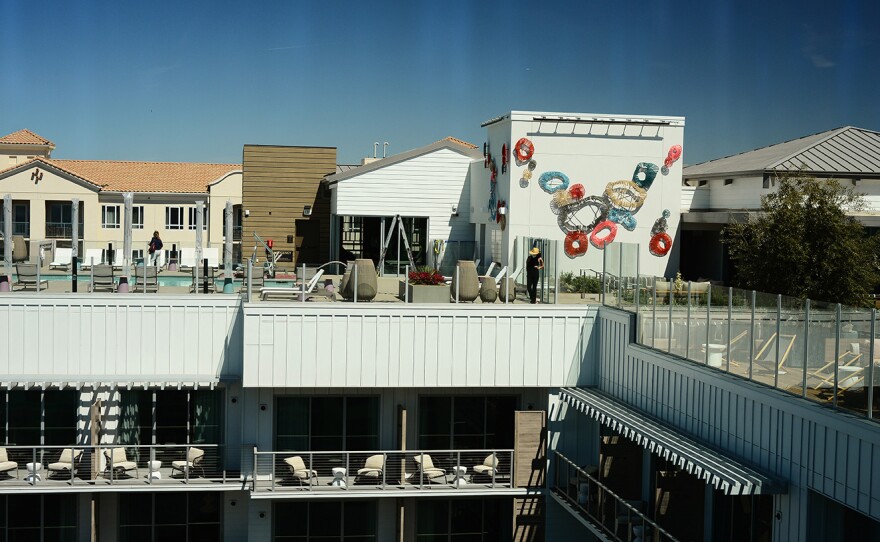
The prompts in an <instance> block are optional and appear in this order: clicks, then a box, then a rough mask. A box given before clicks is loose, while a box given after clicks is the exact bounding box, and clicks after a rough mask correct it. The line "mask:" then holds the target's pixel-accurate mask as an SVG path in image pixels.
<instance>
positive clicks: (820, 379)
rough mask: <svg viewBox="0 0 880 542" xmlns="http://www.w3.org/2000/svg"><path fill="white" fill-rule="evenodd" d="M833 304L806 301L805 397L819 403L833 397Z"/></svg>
mask: <svg viewBox="0 0 880 542" xmlns="http://www.w3.org/2000/svg"><path fill="white" fill-rule="evenodd" d="M837 325H838V324H837V306H836V304H834V303H826V302H823V301H811V302H810V321H809V345H808V347H807V357H806V368H805V375H802V378H804V376H805V377H806V397H807V398H808V399H811V400H813V401H817V402H820V403H831V402H833V401H834V372H835V366H836V365H837V362H836V357H837V355H838V354H836V353H835V352H836V344H837V341H836V337H837Z"/></svg>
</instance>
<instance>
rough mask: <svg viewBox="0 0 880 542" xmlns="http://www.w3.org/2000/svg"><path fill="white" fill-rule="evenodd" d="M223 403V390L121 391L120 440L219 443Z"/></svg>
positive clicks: (146, 443) (141, 443) (131, 442)
mask: <svg viewBox="0 0 880 542" xmlns="http://www.w3.org/2000/svg"><path fill="white" fill-rule="evenodd" d="M222 405H223V392H222V391H219V390H121V391H120V411H121V412H120V420H119V426H120V428H119V441H120V442H121V443H124V444H133V445H148V444H219V443H220V438H221V431H220V429H221V424H222V420H223V416H222V412H221V409H222ZM154 412H155V420H154V419H153V413H154ZM154 421H155V432H154V431H153V425H154V424H153V422H154Z"/></svg>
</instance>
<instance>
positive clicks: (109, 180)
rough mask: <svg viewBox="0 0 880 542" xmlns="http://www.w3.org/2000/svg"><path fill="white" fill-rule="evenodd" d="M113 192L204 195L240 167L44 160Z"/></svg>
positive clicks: (181, 163)
mask: <svg viewBox="0 0 880 542" xmlns="http://www.w3.org/2000/svg"><path fill="white" fill-rule="evenodd" d="M47 162H48V163H50V164H52V165H55V166H57V167H60V168H62V169H65V170H67V171H69V172H71V173H73V174H75V175H77V176H79V177H82V178H84V179H86V180H88V181H90V182H92V183H95V184H98V185H101V186H102V190H104V191H113V192H164V193H171V192H176V193H186V194H198V193H207V191H208V184H209V183H211V182H212V181H216V180H217V179H219V178H220V177H222V176H223V175H225V174H227V173H229V172H231V171H237V170H240V169H241V165H240V164H197V163H188V162H127V161H116V160H47Z"/></svg>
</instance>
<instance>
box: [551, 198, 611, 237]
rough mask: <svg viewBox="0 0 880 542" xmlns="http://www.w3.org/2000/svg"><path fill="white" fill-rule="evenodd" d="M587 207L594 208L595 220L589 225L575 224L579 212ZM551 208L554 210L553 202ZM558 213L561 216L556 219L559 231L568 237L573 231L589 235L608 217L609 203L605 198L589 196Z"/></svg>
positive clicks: (562, 208)
mask: <svg viewBox="0 0 880 542" xmlns="http://www.w3.org/2000/svg"><path fill="white" fill-rule="evenodd" d="M587 207H592V208H593V213H594V214H593V220H592V221H591V222H590V223H589V224H584V223H579V224H576V223H575V222H574V219H575V215H577V212H578V211H580V210H581V209H585V208H587ZM550 208H551V209H552V208H553V203H552V202H551V203H550ZM558 211H559V212H558V215H559V216H558V217H557V218H556V223H557V224H558V225H559V229H560V230H562V231H563V232H564V233H565V234H566V235H567V234H569V233H571V232H573V231H583V232H585V233H589V232H591V231H593V229H594V228H595V227H596V224H599V223H600V222H602V221H603V220H605V219H606V218H607V217H608V202H607V201H606V200H605V198H604V197H599V196H587V197H585V198H584V199H582V200H580V201H574V202H572V203H570V204H568V205H566V206H564V207H560V208H559V210H558Z"/></svg>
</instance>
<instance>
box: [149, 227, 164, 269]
mask: <svg viewBox="0 0 880 542" xmlns="http://www.w3.org/2000/svg"><path fill="white" fill-rule="evenodd" d="M148 252H149V257H148V258H147V265H157V264H158V263H159V254H161V252H162V239H160V238H159V232H158V231H154V232H153V238H152V239H150V250H149V251H148Z"/></svg>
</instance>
